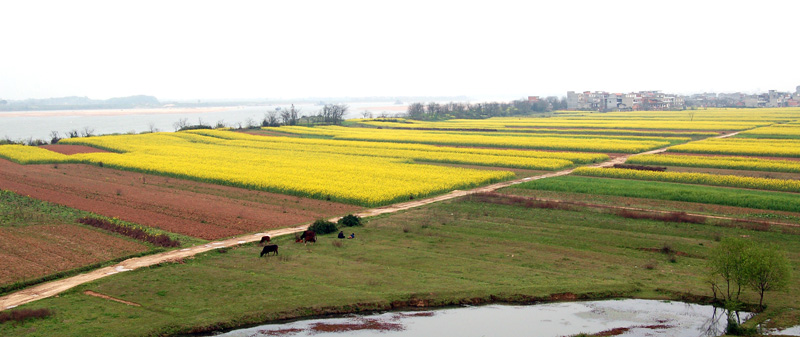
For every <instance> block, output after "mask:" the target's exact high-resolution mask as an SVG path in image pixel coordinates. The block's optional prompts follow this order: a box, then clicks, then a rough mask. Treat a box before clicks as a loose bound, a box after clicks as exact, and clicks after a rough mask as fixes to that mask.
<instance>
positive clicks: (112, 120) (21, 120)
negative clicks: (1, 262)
mask: <svg viewBox="0 0 800 337" xmlns="http://www.w3.org/2000/svg"><path fill="white" fill-rule="evenodd" d="M347 105H348V106H349V107H350V108H349V111H348V113H347V114H346V115H345V116H344V117H345V119H352V118H362V117H363V115H362V113H363V112H364V111H368V112H371V113H372V116H374V117H378V116H379V115H381V114H386V115H390V116H393V115H395V114H397V113H402V112H405V110H406V105H405V104H395V103H394V102H356V103H347ZM289 106H290V105H289V104H280V105H264V106H237V107H219V108H158V109H106V110H57V111H0V137H2V138H3V139H10V140H14V141H19V140H23V141H25V140H29V139H41V140H46V141H48V142H49V141H50V139H51V136H50V135H51V132H58V134H59V135H60V137H62V138H63V137H66V135H67V132H69V131H72V130H76V131H78V132H79V133H82V132H84V131H91V133H92V134H94V135H102V134H112V133H141V132H145V131H153V130H156V131H175V126H174V125H175V123H176V122H178V121H179V120H181V119H187V121H188V123H189V124H199V123H201V122H202V123H203V124H206V125H216V124H217V122H223V123H224V124H226V125H228V126H238V124H239V123H241V124H242V125H246V123H247V121H248V119H249V120H252V121H254V122H256V123H259V125H260V123H261V121H262V120H263V119H264V115H265V113H267V111H274V110H275V109H276V108H280V109H287V108H288V107H289ZM295 107H296V108H298V109H300V114H301V115H306V116H308V115H316V114H317V113H318V112H319V110H320V109H322V106H320V105H317V104H298V105H295Z"/></svg>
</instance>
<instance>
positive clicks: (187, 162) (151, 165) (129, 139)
mask: <svg viewBox="0 0 800 337" xmlns="http://www.w3.org/2000/svg"><path fill="white" fill-rule="evenodd" d="M250 137H256V136H250ZM200 138H206V139H200ZM62 142H63V143H64V144H81V145H88V146H94V147H98V148H104V149H108V150H111V151H115V152H117V153H84V154H75V155H72V156H70V157H73V158H75V159H76V160H82V161H86V162H91V163H100V162H102V163H103V165H104V166H107V167H114V168H119V169H125V170H134V171H140V172H146V173H154V174H161V175H168V176H175V177H181V178H188V179H194V180H199V181H205V182H211V183H217V184H224V185H231V186H240V187H246V188H252V189H259V190H265V191H271V192H277V193H284V194H291V195H299V196H307V197H312V198H317V199H330V200H334V201H341V202H347V203H354V204H360V205H365V206H374V205H382V204H388V203H392V202H397V201H402V200H409V199H412V198H419V197H424V196H428V195H432V194H437V193H443V192H446V191H450V190H454V189H463V188H470V187H474V186H478V185H482V184H486V183H491V182H496V181H501V180H504V179H509V178H512V177H513V176H514V174H513V173H511V172H506V171H496V170H474V169H465V168H457V167H445V166H434V165H422V164H415V163H412V162H411V161H410V160H409V159H404V158H394V157H380V156H366V155H353V154H336V153H322V152H311V151H298V150H296V149H290V148H289V149H273V148H258V147H248V146H242V145H241V144H238V143H237V142H240V141H232V140H224V139H222V138H217V137H207V136H202V135H200V134H192V133H184V132H178V133H174V134H172V133H152V134H141V135H113V136H99V137H89V138H70V139H65V140H62ZM226 142H231V143H230V144H227V143H226Z"/></svg>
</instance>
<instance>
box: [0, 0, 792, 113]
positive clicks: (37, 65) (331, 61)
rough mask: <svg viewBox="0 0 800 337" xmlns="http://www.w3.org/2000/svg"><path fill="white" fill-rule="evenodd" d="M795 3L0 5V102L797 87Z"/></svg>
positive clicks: (13, 0)
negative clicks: (74, 98)
mask: <svg viewBox="0 0 800 337" xmlns="http://www.w3.org/2000/svg"><path fill="white" fill-rule="evenodd" d="M798 15H800V1H750V2H746V3H742V2H739V1H700V0H692V1H498V0H492V1H481V2H477V1H476V2H472V1H432V0H428V1H409V0H402V1H341V0H336V1H215V2H209V1H141V0H138V1H75V0H73V1H23V0H9V1H3V2H0V46H2V50H0V99H24V98H44V97H55V96H71V95H76V96H89V97H90V98H95V99H104V98H109V97H117V96H128V95H136V94H146V95H154V96H157V97H158V98H159V99H162V100H164V99H197V98H206V99H209V98H270V99H277V98H293V97H312V96H316V97H320V96H322V97H333V96H350V97H361V96H409V95H424V96H435V95H469V96H497V97H507V96H512V97H521V96H524V95H559V96H561V95H565V92H566V91H567V90H575V91H583V90H606V91H632V90H663V91H666V92H679V93H692V92H703V91H717V92H728V91H747V92H753V91H766V90H768V89H778V90H782V91H794V88H795V86H797V85H800V64H799V63H800V61H798V60H800V56H798V55H800V39H799V36H798V34H799V33H800V25H798V22H800V21H798V20H800V19H799V17H798Z"/></svg>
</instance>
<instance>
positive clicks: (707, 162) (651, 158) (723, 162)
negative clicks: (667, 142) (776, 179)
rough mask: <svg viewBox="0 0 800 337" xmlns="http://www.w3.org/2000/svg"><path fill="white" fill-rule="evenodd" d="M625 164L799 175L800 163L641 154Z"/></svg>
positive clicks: (759, 159) (723, 157) (793, 161)
mask: <svg viewBox="0 0 800 337" xmlns="http://www.w3.org/2000/svg"><path fill="white" fill-rule="evenodd" d="M626 163H631V164H642V165H666V166H688V167H709V168H723V169H734V170H750V171H770V172H792V173H800V161H795V160H777V159H762V158H752V157H729V156H713V157H712V156H689V155H668V154H658V155H656V154H642V155H636V156H632V157H629V158H628V160H627V161H626Z"/></svg>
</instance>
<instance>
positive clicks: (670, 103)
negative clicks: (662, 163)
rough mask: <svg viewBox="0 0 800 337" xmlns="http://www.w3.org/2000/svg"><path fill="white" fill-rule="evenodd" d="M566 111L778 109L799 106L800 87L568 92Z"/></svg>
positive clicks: (536, 98)
mask: <svg viewBox="0 0 800 337" xmlns="http://www.w3.org/2000/svg"><path fill="white" fill-rule="evenodd" d="M540 100H541V99H540V98H539V97H538V96H529V97H528V101H530V102H537V101H540ZM566 103H567V104H566V108H567V110H588V111H640V110H644V111H647V110H653V111H658V110H684V109H696V108H722V107H735V108H778V107H797V106H800V85H799V86H797V88H796V89H795V91H794V92H782V91H776V90H769V91H768V92H766V93H761V94H744V93H741V92H736V93H719V94H718V93H713V92H711V93H702V94H693V95H689V96H684V95H675V94H668V93H663V92H661V91H639V92H631V93H609V92H605V91H584V92H574V91H568V92H567V97H566Z"/></svg>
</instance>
